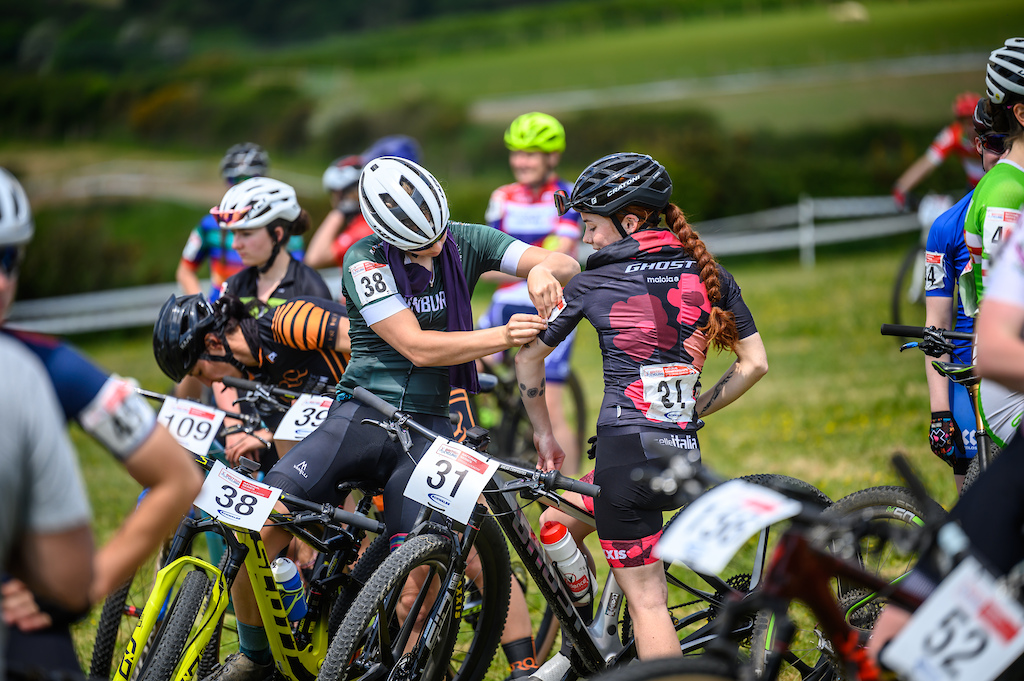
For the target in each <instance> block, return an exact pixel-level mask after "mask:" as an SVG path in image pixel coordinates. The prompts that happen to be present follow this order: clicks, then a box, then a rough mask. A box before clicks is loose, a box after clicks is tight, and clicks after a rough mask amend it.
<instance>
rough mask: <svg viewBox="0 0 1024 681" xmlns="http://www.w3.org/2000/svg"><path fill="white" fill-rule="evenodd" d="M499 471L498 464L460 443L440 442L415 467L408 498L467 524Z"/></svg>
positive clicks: (407, 493) (407, 490)
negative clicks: (489, 481) (495, 472)
mask: <svg viewBox="0 0 1024 681" xmlns="http://www.w3.org/2000/svg"><path fill="white" fill-rule="evenodd" d="M496 470H498V462H497V461H492V460H491V459H488V458H487V457H486V456H484V455H483V454H481V453H480V452H476V451H473V450H472V449H469V448H468V447H464V446H462V445H460V444H459V443H457V442H452V441H450V440H445V439H438V440H435V441H434V444H432V445H431V446H430V449H428V450H427V451H426V452H425V453H424V454H423V457H422V458H421V459H420V462H419V463H418V464H416V469H415V470H414V471H413V472H412V477H411V478H410V479H409V484H408V485H406V487H405V496H406V497H408V498H409V499H412V500H413V501H416V502H419V503H421V504H423V505H424V506H428V507H430V508H432V509H434V510H436V511H440V512H441V513H444V514H445V515H446V516H448V517H449V518H452V519H454V520H457V521H459V522H460V523H467V522H469V517H470V515H471V514H472V513H473V508H474V507H475V505H476V500H477V499H478V498H479V497H480V493H481V492H483V490H484V486H485V485H486V484H487V481H488V480H490V479H491V476H492V475H494V471H496Z"/></svg>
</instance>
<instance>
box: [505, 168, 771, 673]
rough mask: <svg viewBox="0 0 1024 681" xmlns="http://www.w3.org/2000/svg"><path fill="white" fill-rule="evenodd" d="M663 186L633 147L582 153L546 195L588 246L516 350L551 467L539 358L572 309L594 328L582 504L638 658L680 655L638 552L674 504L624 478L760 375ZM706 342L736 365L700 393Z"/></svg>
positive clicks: (729, 281)
mask: <svg viewBox="0 0 1024 681" xmlns="http://www.w3.org/2000/svg"><path fill="white" fill-rule="evenodd" d="M671 195H672V181H671V179H670V178H669V175H668V172H667V171H666V170H665V168H664V166H662V165H661V164H660V163H658V162H657V161H655V160H654V159H653V158H651V157H650V156H647V155H644V154H635V153H618V154H611V155H610V156H605V157H604V158H601V159H599V160H598V161H595V162H594V163H593V164H591V165H590V166H589V167H588V168H587V169H586V170H584V171H583V173H582V174H581V175H580V177H579V179H577V180H576V184H575V185H574V186H573V189H572V194H571V195H569V194H566V193H565V192H558V193H556V194H555V203H556V205H557V208H558V212H559V213H560V214H565V213H566V212H567V211H569V210H576V211H579V213H580V215H581V216H582V218H583V225H584V233H583V241H584V242H585V243H588V244H591V245H593V247H594V249H595V250H596V253H594V254H593V255H591V256H590V258H588V260H587V268H586V271H585V272H583V273H582V274H580V275H579V276H578V277H576V278H575V279H573V280H572V281H571V282H570V283H569V285H568V286H566V288H565V292H564V294H565V298H564V301H565V307H564V308H563V309H562V310H561V312H559V313H558V314H557V316H555V317H554V318H553V319H551V320H549V322H548V327H547V329H545V330H544V331H542V332H541V333H540V335H539V336H538V338H537V340H536V341H533V342H531V343H529V344H527V345H525V346H524V347H523V348H522V349H520V350H519V352H518V354H517V355H516V372H517V375H518V378H519V383H520V386H521V387H522V391H523V402H524V404H525V405H526V409H527V412H528V413H529V415H530V419H531V421H532V422H533V425H534V442H535V444H536V445H537V452H538V458H539V466H540V467H542V468H544V469H552V468H558V467H559V465H560V464H561V459H562V451H561V449H560V447H559V445H560V442H558V440H557V439H556V438H555V437H554V434H553V429H552V423H551V416H550V414H549V412H548V410H547V406H546V403H545V400H544V399H543V396H544V390H545V379H544V358H545V357H546V356H547V355H548V354H550V353H551V351H552V349H553V348H554V347H555V346H557V345H558V343H559V342H561V341H562V339H564V338H565V337H566V336H567V335H568V334H569V333H570V332H571V331H572V329H574V328H575V327H576V325H577V324H578V323H579V322H580V321H581V320H582V319H583V318H586V319H587V320H589V321H590V323H591V324H593V326H594V328H595V329H596V330H597V333H598V340H599V342H600V345H601V354H602V357H603V361H604V380H605V389H604V401H603V402H602V404H601V409H600V412H599V413H598V420H597V440H596V447H595V451H596V461H595V469H594V476H593V481H594V482H595V483H596V484H598V485H600V486H601V495H600V496H599V497H597V498H596V499H594V501H593V507H594V517H595V519H596V521H597V534H598V536H599V537H600V539H601V548H602V549H603V550H604V553H605V557H606V558H607V559H608V563H609V565H611V568H612V572H613V573H614V575H615V579H616V581H617V582H618V583H619V585H621V586H622V589H623V591H624V592H625V594H626V603H627V605H628V607H629V614H630V617H631V618H632V619H633V622H634V626H635V627H636V632H637V636H636V642H637V654H638V656H639V657H640V658H641V659H649V658H652V657H661V656H670V655H679V654H680V653H679V640H678V638H677V635H676V631H675V629H674V627H673V625H672V619H671V617H670V615H669V611H668V609H667V607H666V602H667V587H666V582H665V572H664V568H663V567H662V565H661V561H659V560H658V559H656V558H654V557H653V556H652V555H651V549H652V548H653V547H654V545H655V543H656V542H657V540H658V537H659V536H660V534H661V529H662V512H663V511H666V510H670V509H672V508H676V507H677V504H676V502H674V501H672V499H671V497H669V496H665V495H661V494H659V493H655V492H652V491H651V489H650V485H649V484H647V483H644V482H638V481H636V478H635V476H634V474H633V472H634V471H635V470H636V469H637V468H649V469H654V470H660V468H661V467H662V466H660V465H659V464H658V460H660V459H662V458H664V457H666V456H670V455H672V454H682V455H684V456H686V457H687V458H688V459H689V460H690V461H691V462H693V463H695V464H696V463H698V462H699V461H700V458H701V452H700V447H699V444H698V441H697V424H698V420H699V419H700V418H702V417H705V416H708V415H710V414H712V413H714V412H716V411H718V410H719V409H721V408H722V407H724V406H726V405H728V404H730V403H731V402H733V401H734V400H736V399H737V398H738V397H740V395H742V394H743V393H745V392H746V391H747V390H748V389H749V388H750V387H751V386H753V385H754V384H755V383H756V382H757V381H758V380H760V378H761V377H762V376H764V374H765V373H766V372H767V370H768V360H767V356H766V353H765V348H764V344H763V343H762V342H761V336H760V334H758V332H757V328H756V327H755V325H754V319H753V317H752V316H751V314H750V310H749V309H748V308H747V306H746V304H745V303H744V302H743V297H742V295H741V294H740V288H739V286H738V285H737V283H736V281H735V280H734V279H733V277H732V275H730V274H729V273H728V272H726V271H725V269H724V268H722V267H721V266H720V265H719V264H718V263H716V262H715V259H714V258H713V257H712V255H711V254H710V253H709V252H708V250H707V248H706V247H705V245H704V242H703V241H701V239H700V237H699V236H698V235H697V233H696V232H695V231H694V230H693V229H692V228H691V227H690V225H689V224H688V223H687V221H686V218H685V217H684V216H683V212H682V211H681V210H680V209H679V207H677V206H676V205H675V204H673V203H671V202H670V198H671ZM663 215H664V217H665V224H662V216H663ZM709 345H713V346H715V347H716V348H717V349H719V350H721V349H728V350H731V351H732V352H733V353H735V354H736V362H735V363H733V364H732V366H730V367H729V369H728V370H727V371H726V372H725V374H724V375H723V376H722V377H721V378H720V379H719V380H718V381H717V382H716V383H715V384H714V385H712V386H710V388H709V389H706V390H701V383H700V376H701V369H702V367H703V366H704V359H705V356H706V354H707V351H708V346H709ZM571 529H572V528H571ZM578 535H579V533H577V538H578Z"/></svg>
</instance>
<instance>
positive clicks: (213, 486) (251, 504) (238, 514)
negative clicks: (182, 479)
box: [195, 461, 281, 530]
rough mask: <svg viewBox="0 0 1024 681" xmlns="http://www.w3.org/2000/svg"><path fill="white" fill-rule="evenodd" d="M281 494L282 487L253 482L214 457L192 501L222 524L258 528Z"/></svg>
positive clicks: (248, 528)
mask: <svg viewBox="0 0 1024 681" xmlns="http://www.w3.org/2000/svg"><path fill="white" fill-rule="evenodd" d="M280 496H281V490H279V489H277V488H276V487H271V486H270V485H264V484H263V483H261V482H256V481H255V480H253V479H251V478H247V477H246V476H244V475H242V474H241V473H239V472H238V471H234V470H232V469H230V468H228V467H227V466H225V465H224V464H222V463H221V462H220V461H216V462H214V464H213V468H212V469H210V474H209V475H207V476H206V482H204V483H203V488H202V489H201V490H199V496H197V497H196V500H195V505H196V506H198V507H199V508H201V509H203V510H204V511H206V512H207V513H209V514H210V515H211V516H213V517H214V518H217V519H218V520H220V521H221V522H223V523H225V524H228V525H232V526H234V527H244V528H245V529H247V530H259V529H260V528H261V527H263V524H264V523H265V522H267V518H269V517H270V512H271V511H273V510H274V504H276V503H277V499H278V497H280Z"/></svg>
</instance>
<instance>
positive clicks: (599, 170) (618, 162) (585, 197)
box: [555, 152, 672, 217]
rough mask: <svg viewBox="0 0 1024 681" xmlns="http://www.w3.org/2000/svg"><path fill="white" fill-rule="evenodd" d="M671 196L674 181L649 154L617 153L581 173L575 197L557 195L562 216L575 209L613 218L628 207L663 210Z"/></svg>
mask: <svg viewBox="0 0 1024 681" xmlns="http://www.w3.org/2000/svg"><path fill="white" fill-rule="evenodd" d="M671 196H672V178H670V177H669V176H668V171H667V170H665V166H663V165H661V164H660V163H658V162H657V161H655V160H654V159H653V158H651V157H650V156H648V155H646V154H634V153H628V152H626V153H618V154H611V155H609V156H605V157H604V158H601V159H598V160H597V161H594V162H593V163H591V164H590V165H589V166H588V167H587V169H586V170H584V171H583V172H582V173H580V176H579V178H578V179H577V180H576V184H574V185H573V187H572V196H570V197H566V196H565V193H564V192H562V193H561V194H559V193H556V195H555V205H556V207H557V208H558V212H559V215H564V214H565V213H566V211H569V210H575V211H578V212H582V213H595V214H597V215H603V216H605V217H610V216H614V215H615V213H618V212H619V211H621V210H622V209H623V208H625V207H626V206H632V205H639V206H645V207H649V208H653V209H654V210H656V211H659V212H660V211H661V210H663V209H664V208H665V206H667V205H668V202H669V198H670V197H671Z"/></svg>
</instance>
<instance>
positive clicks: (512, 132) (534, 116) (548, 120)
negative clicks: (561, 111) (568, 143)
mask: <svg viewBox="0 0 1024 681" xmlns="http://www.w3.org/2000/svg"><path fill="white" fill-rule="evenodd" d="M505 146H506V147H508V148H509V149H511V150H512V151H543V152H545V153H548V154H550V153H553V152H556V151H557V152H562V151H565V128H563V127H562V124H561V123H559V122H558V119H556V118H555V117H554V116H549V115H548V114H545V113H539V112H537V111H534V112H532V113H526V114H523V115H522V116H520V117H518V118H517V119H515V120H514V121H512V125H510V126H508V130H506V131H505Z"/></svg>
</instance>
